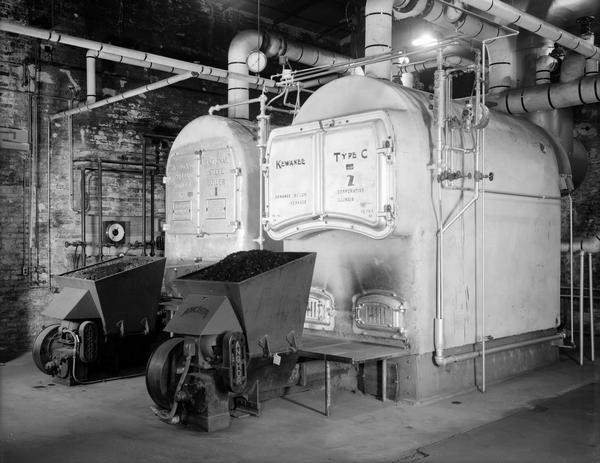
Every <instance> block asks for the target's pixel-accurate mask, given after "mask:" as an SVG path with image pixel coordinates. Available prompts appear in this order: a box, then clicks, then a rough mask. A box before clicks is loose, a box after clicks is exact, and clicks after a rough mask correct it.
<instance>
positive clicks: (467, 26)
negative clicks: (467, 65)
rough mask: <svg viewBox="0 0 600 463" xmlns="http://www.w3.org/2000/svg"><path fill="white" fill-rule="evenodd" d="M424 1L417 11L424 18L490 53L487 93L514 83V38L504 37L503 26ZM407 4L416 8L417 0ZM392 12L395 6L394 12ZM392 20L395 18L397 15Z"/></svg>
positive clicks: (499, 90)
mask: <svg viewBox="0 0 600 463" xmlns="http://www.w3.org/2000/svg"><path fill="white" fill-rule="evenodd" d="M426 3H427V5H426V8H425V9H424V10H423V11H422V12H420V13H419V15H420V17H422V18H423V19H424V20H425V21H427V22H430V23H433V24H435V25H437V26H440V27H442V28H444V29H448V30H452V31H455V32H457V33H459V34H462V35H464V36H465V37H466V38H470V39H473V40H478V41H484V40H485V41H486V46H487V49H488V53H489V55H490V61H489V64H488V67H489V70H490V73H489V85H488V90H489V91H490V92H491V93H498V92H502V91H504V90H507V89H509V88H512V87H513V86H514V82H515V80H516V77H515V66H514V65H513V61H514V48H515V47H514V43H513V42H514V37H510V36H511V35H513V34H508V35H509V37H507V32H508V30H507V28H504V27H502V26H498V25H496V24H489V23H487V22H485V21H482V20H481V19H479V18H477V17H475V16H473V15H470V14H467V13H465V12H464V11H460V10H457V9H456V8H449V7H448V8H447V6H446V5H445V4H443V3H441V2H439V1H428V2H426ZM411 5H412V7H413V10H412V11H415V10H417V9H418V2H417V3H414V2H412V3H411ZM406 8H408V6H407V7H406ZM396 11H397V10H396V9H395V10H394V13H395V14H396ZM406 14H408V12H406ZM396 19H398V17H397V16H396ZM496 37H498V39H497V40H492V39H494V38H496Z"/></svg>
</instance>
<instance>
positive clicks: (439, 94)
mask: <svg viewBox="0 0 600 463" xmlns="http://www.w3.org/2000/svg"><path fill="white" fill-rule="evenodd" d="M443 59H444V58H443V55H442V50H441V49H439V50H438V51H437V70H436V71H435V74H434V93H435V98H436V100H437V104H438V108H437V121H436V123H437V140H436V149H435V151H436V174H437V175H435V174H434V176H433V178H432V181H433V182H435V181H436V178H437V177H438V176H439V175H440V174H441V171H442V162H443V140H442V137H443V126H442V124H443V119H444V114H445V112H444V108H443V106H444V102H445V101H446V98H445V95H444V91H445V85H444V83H445V78H444V77H445V75H446V74H445V72H444V70H443V67H442V66H443ZM437 190H438V192H437V196H438V197H437V203H438V204H437V215H438V218H437V220H438V231H437V303H436V316H435V321H434V344H435V351H436V352H435V355H436V358H439V359H442V358H443V355H444V351H443V349H444V307H443V303H444V278H443V277H444V218H443V216H442V214H443V207H442V184H441V183H440V182H439V181H438V188H437Z"/></svg>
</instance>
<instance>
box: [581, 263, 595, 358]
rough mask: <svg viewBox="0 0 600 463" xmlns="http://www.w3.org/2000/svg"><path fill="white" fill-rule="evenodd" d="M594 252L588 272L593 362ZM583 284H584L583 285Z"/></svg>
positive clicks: (593, 354)
mask: <svg viewBox="0 0 600 463" xmlns="http://www.w3.org/2000/svg"><path fill="white" fill-rule="evenodd" d="M593 272H594V269H593V266H592V253H591V252H589V253H588V273H589V279H590V351H591V357H592V362H593V361H594V360H595V357H596V356H595V352H594V349H595V346H594V287H593ZM582 286H583V285H582Z"/></svg>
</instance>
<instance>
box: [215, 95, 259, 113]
mask: <svg viewBox="0 0 600 463" xmlns="http://www.w3.org/2000/svg"><path fill="white" fill-rule="evenodd" d="M261 97H262V95H261V96H260V97H258V98H252V99H250V100H244V101H237V102H235V103H227V104H216V105H214V106H211V107H210V108H208V114H210V115H211V116H212V114H213V113H214V112H215V111H216V112H218V111H221V110H223V109H227V108H233V107H235V106H242V105H247V104H250V103H260V102H261Z"/></svg>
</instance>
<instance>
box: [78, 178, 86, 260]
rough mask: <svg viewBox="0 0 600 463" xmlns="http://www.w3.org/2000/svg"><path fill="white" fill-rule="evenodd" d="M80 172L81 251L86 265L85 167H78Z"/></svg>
mask: <svg viewBox="0 0 600 463" xmlns="http://www.w3.org/2000/svg"><path fill="white" fill-rule="evenodd" d="M80 172H81V183H80V185H81V195H80V196H81V197H80V199H79V206H80V214H81V253H82V258H83V259H82V262H83V266H84V267H85V266H86V265H87V253H86V241H85V167H82V168H81V169H80Z"/></svg>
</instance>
